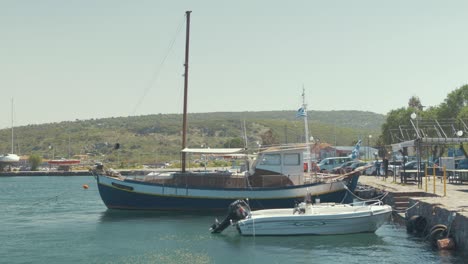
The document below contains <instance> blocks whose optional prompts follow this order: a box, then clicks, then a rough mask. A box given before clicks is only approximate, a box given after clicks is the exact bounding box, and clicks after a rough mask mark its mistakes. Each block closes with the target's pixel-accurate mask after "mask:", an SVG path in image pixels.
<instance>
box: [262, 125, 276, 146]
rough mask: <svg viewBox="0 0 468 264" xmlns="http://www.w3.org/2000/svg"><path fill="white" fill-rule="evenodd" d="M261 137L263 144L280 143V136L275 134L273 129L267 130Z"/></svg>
mask: <svg viewBox="0 0 468 264" xmlns="http://www.w3.org/2000/svg"><path fill="white" fill-rule="evenodd" d="M260 137H261V138H262V145H263V146H270V145H274V144H278V138H277V137H276V135H275V134H273V131H272V130H271V129H268V130H267V131H265V133H263V134H262V135H261V136H260Z"/></svg>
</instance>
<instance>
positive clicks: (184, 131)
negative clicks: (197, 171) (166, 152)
mask: <svg viewBox="0 0 468 264" xmlns="http://www.w3.org/2000/svg"><path fill="white" fill-rule="evenodd" d="M190 13H192V11H186V12H185V14H186V16H187V26H186V34H185V63H184V67H185V73H184V115H183V125H182V149H185V148H186V145H187V95H188V65H189V43H190ZM186 157H187V155H186V153H185V152H182V172H185V167H186Z"/></svg>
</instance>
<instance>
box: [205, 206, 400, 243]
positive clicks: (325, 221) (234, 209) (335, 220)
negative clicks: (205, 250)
mask: <svg viewBox="0 0 468 264" xmlns="http://www.w3.org/2000/svg"><path fill="white" fill-rule="evenodd" d="M391 213H392V207H391V206H389V205H385V204H383V203H382V202H381V201H378V200H377V201H366V202H358V203H352V204H335V203H323V204H321V203H316V204H312V203H306V202H302V203H300V204H298V205H297V206H296V207H295V208H292V209H266V210H257V211H251V210H250V208H249V206H248V205H247V203H246V202H244V201H236V202H234V203H233V204H231V206H230V207H229V211H228V216H227V217H226V219H224V221H222V222H218V221H216V223H215V224H213V225H212V226H211V229H210V230H211V232H212V233H220V232H222V231H223V230H224V229H225V228H226V227H227V226H228V224H227V223H230V224H231V225H232V226H235V227H236V228H237V230H238V231H239V233H240V234H241V235H246V236H249V235H250V236H251V235H341V234H353V233H366V232H375V231H376V230H377V229H378V228H379V227H380V226H382V224H383V223H384V222H385V221H386V220H387V219H388V217H389V216H390V214H391Z"/></svg>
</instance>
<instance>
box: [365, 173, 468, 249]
mask: <svg viewBox="0 0 468 264" xmlns="http://www.w3.org/2000/svg"><path fill="white" fill-rule="evenodd" d="M427 179H428V180H427V182H426V178H423V182H422V186H419V187H418V184H417V183H406V184H402V183H400V181H399V179H397V180H396V181H395V182H394V181H393V177H388V178H387V179H384V178H383V177H375V176H361V177H360V178H359V182H360V184H362V185H367V186H370V187H373V188H376V189H378V190H381V191H386V192H388V195H387V196H386V197H385V199H384V202H385V203H387V204H390V205H392V207H394V209H395V210H397V211H398V212H402V213H406V217H407V218H410V217H411V216H413V215H419V216H423V217H424V218H425V219H426V221H427V228H428V229H430V228H431V227H433V226H434V225H437V224H443V225H445V226H447V227H448V229H449V230H450V235H451V236H452V237H453V239H454V240H455V243H456V248H457V250H459V251H460V252H468V184H466V183H465V184H461V183H458V184H454V183H448V181H447V183H446V189H445V192H444V184H443V179H441V178H440V177H439V178H437V177H436V178H433V177H432V176H431V177H427ZM426 184H427V185H426ZM426 186H427V190H426ZM401 197H404V198H405V199H403V200H402V199H401ZM405 200H406V201H405Z"/></svg>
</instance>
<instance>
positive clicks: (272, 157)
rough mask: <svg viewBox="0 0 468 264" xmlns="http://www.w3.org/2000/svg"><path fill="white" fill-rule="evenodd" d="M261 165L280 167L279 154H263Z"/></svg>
mask: <svg viewBox="0 0 468 264" xmlns="http://www.w3.org/2000/svg"><path fill="white" fill-rule="evenodd" d="M261 164H262V165H281V155H280V154H265V155H263V159H262V163H261Z"/></svg>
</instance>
